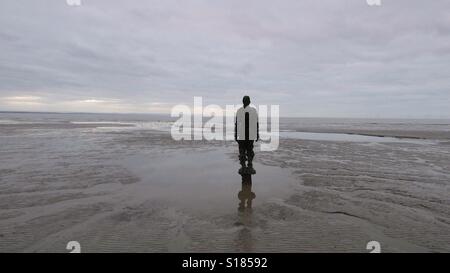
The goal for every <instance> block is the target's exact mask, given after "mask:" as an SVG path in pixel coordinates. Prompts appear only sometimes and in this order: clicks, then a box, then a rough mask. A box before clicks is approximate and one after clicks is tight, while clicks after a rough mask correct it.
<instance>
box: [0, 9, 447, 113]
mask: <svg viewBox="0 0 450 273" xmlns="http://www.w3.org/2000/svg"><path fill="white" fill-rule="evenodd" d="M449 18H450V2H448V1H447V0H436V1H421V0H398V1H383V5H382V6H381V7H370V6H368V5H367V4H366V1H365V0H351V1H335V0H324V1H313V0H305V1H297V0H283V1H269V0H247V1H237V0H228V1H210V0H190V1H175V0H166V1H144V0H131V1H107V0H84V1H82V6H80V7H73V6H68V5H67V4H66V1H64V0H61V1H54V0H42V1H26V0H4V1H2V2H1V4H0V52H2V53H1V55H0V56H1V57H0V97H21V96H35V97H40V98H41V99H40V100H39V101H34V102H33V101H26V100H22V101H20V100H16V101H15V103H12V102H11V100H9V101H8V100H5V99H1V100H0V110H29V109H34V110H39V111H49V110H52V111H53V110H54V111H68V110H69V109H70V111H76V112H80V111H95V112H111V111H115V112H158V111H162V112H166V113H169V112H170V108H171V106H172V105H175V104H178V103H187V104H192V101H193V97H194V96H203V98H204V103H205V104H218V105H221V106H224V105H226V104H236V103H239V102H240V101H241V97H242V96H243V95H244V94H248V95H250V96H252V101H253V102H254V103H255V104H279V105H280V111H281V114H282V115H297V116H333V117H335V116H350V117H447V118H448V117H450V107H448V105H449V103H450V79H449V77H448V75H447V74H448V73H446V71H448V70H449V64H450V19H449ZM30 103H31V104H33V103H34V105H31V104H30ZM157 104H158V105H157ZM72 109H73V110H72Z"/></svg>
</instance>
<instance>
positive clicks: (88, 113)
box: [0, 110, 450, 120]
mask: <svg viewBox="0 0 450 273" xmlns="http://www.w3.org/2000/svg"><path fill="white" fill-rule="evenodd" d="M0 114H59V115H74V114H75V115H153V116H170V114H169V113H114V112H45V111H44V112H41V111H1V110H0ZM280 118H281V119H336V120H339V119H354V120H450V117H447V118H423V117H422V118H413V117H403V118H402V117H389V118H386V117H301V116H284V117H280Z"/></svg>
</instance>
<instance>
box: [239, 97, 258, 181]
mask: <svg viewBox="0 0 450 273" xmlns="http://www.w3.org/2000/svg"><path fill="white" fill-rule="evenodd" d="M242 102H243V104H244V106H243V107H241V108H239V109H238V110H237V112H236V120H235V126H234V139H235V140H236V141H237V142H238V144H239V162H240V164H241V168H240V169H239V173H240V174H244V173H250V174H254V173H255V169H253V163H252V161H253V157H254V155H255V153H254V152H253V142H254V141H258V140H259V123H258V113H257V112H256V109H255V108H253V107H251V106H250V97H249V96H245V97H244V98H243V99H242ZM245 161H248V166H246V165H245V164H246V163H245Z"/></svg>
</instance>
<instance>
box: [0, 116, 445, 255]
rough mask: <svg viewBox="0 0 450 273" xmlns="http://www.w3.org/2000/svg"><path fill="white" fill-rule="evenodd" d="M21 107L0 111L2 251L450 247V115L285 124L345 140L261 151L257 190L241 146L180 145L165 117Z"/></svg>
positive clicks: (284, 142) (291, 141) (293, 142)
mask: <svg viewBox="0 0 450 273" xmlns="http://www.w3.org/2000/svg"><path fill="white" fill-rule="evenodd" d="M18 116H20V115H19V114H16V115H15V116H13V117H11V116H7V115H6V114H2V116H0V119H1V120H3V121H4V122H0V141H1V147H0V252H68V250H66V244H67V243H68V242H69V241H78V242H79V243H80V244H81V249H82V251H83V252H368V250H366V244H367V242H369V241H373V240H375V241H378V242H380V244H381V249H382V251H383V252H448V251H450V200H449V198H448V197H449V196H450V165H449V164H448V163H449V162H450V130H449V126H450V125H448V123H445V122H443V123H442V124H437V125H436V124H435V123H434V122H428V123H427V124H420V123H417V122H413V125H414V126H412V125H411V124H409V125H408V124H403V125H401V124H398V122H394V123H389V122H387V123H383V121H378V122H377V123H376V124H375V123H370V122H367V121H361V123H364V124H365V127H364V126H362V125H361V124H359V125H355V124H354V123H351V122H350V123H349V122H341V121H339V120H337V121H336V120H328V121H327V122H323V121H320V122H319V121H317V120H316V121H314V120H312V121H311V120H297V121H285V122H284V123H282V126H281V127H280V128H281V129H282V130H286V131H290V132H292V131H294V132H303V133H306V132H312V133H319V134H325V133H338V134H342V135H343V136H344V139H343V140H342V139H340V140H333V138H332V137H333V136H331V139H330V136H328V138H327V137H326V136H327V135H326V134H325V135H324V138H325V139H326V140H323V139H320V136H321V135H318V136H317V137H318V139H301V135H299V137H300V138H298V137H296V136H295V135H294V136H291V137H285V138H282V139H281V141H280V147H279V149H278V150H277V151H275V152H260V151H259V149H258V146H257V148H256V157H255V169H256V174H255V175H254V176H253V177H252V184H251V187H249V186H248V184H245V183H244V184H243V183H242V177H241V176H240V175H239V174H238V173H237V170H238V168H239V163H238V156H237V145H236V144H235V143H234V142H219V141H215V142H206V141H181V142H180V141H174V140H172V138H171V136H170V134H169V133H168V132H166V131H164V130H155V129H154V128H156V127H157V126H156V125H155V123H158V122H160V123H161V121H159V119H158V120H155V121H151V122H147V123H145V122H136V121H126V120H125V121H123V120H122V121H121V122H112V121H111V120H112V119H111V120H107V119H105V120H104V121H103V122H99V118H93V119H86V118H85V117H84V119H85V120H87V122H86V123H76V122H73V120H81V119H82V118H81V117H79V116H76V117H73V116H71V117H62V118H61V119H62V121H61V120H57V121H55V122H53V121H52V122H49V121H48V120H47V121H46V118H43V120H39V121H36V122H34V123H31V122H27V121H23V120H20V119H18V118H17V117H18ZM65 119H67V120H71V121H72V122H68V121H67V120H65ZM101 119H104V117H101ZM330 124H331V125H333V124H334V126H330ZM143 125H146V126H143ZM154 126H156V127H154ZM352 135H365V136H367V135H369V136H374V137H377V136H384V138H386V137H395V139H396V141H392V142H391V141H386V139H384V141H383V137H380V138H379V139H380V140H379V141H378V140H377V138H374V139H370V140H369V141H367V140H365V139H362V140H361V139H359V140H357V139H354V140H352V139H351V136H352ZM313 136H314V137H316V135H313ZM346 137H349V138H350V139H348V140H345V138H346ZM388 140H389V139H388ZM249 197H251V199H252V202H251V208H250V207H249V206H245V204H247V203H245V202H244V203H245V204H244V207H245V208H243V207H242V206H243V204H242V203H241V201H242V198H244V199H245V198H249Z"/></svg>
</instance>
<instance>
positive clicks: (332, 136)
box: [280, 131, 435, 144]
mask: <svg viewBox="0 0 450 273" xmlns="http://www.w3.org/2000/svg"><path fill="white" fill-rule="evenodd" d="M280 137H281V138H293V139H304V140H320V141H348V142H395V143H399V142H401V143H414V144H433V143H435V142H434V141H432V140H424V139H411V138H396V137H383V136H366V135H358V134H344V133H309V132H288V131H286V132H280Z"/></svg>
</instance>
